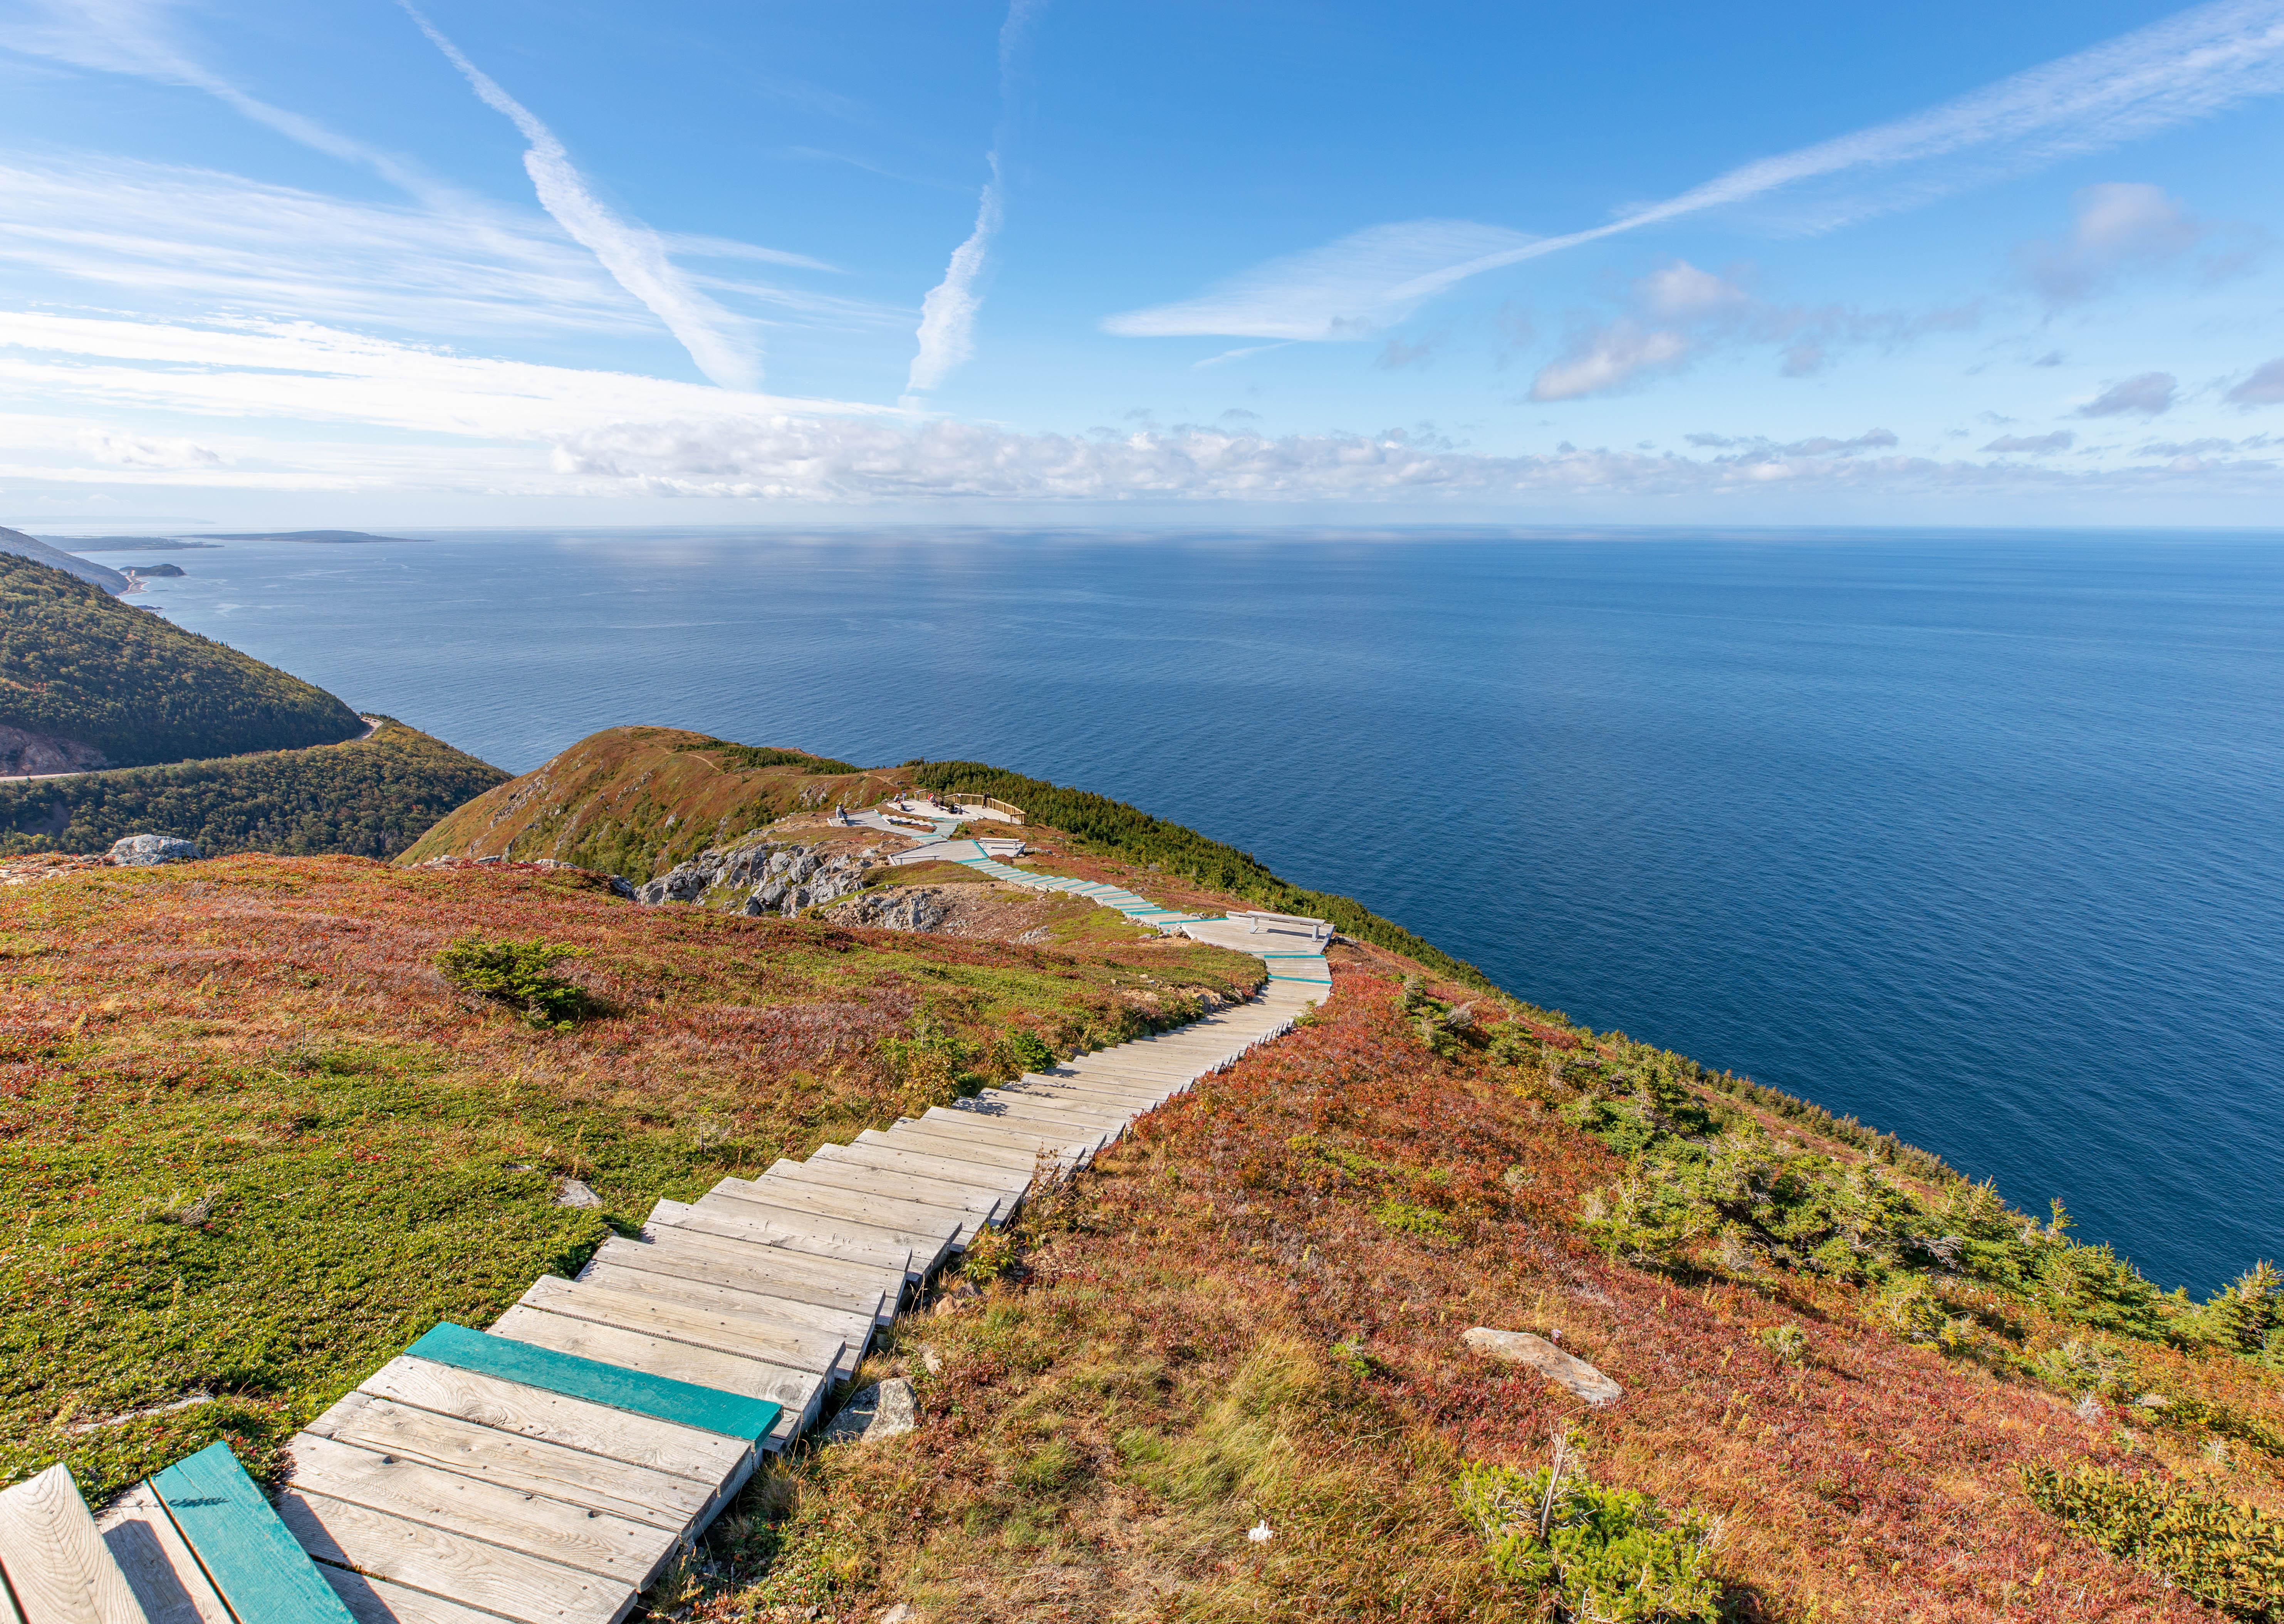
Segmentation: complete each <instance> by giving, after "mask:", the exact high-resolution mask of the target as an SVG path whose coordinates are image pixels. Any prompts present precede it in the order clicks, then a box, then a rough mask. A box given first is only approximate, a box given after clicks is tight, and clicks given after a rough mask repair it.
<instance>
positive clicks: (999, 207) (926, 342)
mask: <svg viewBox="0 0 2284 1624" xmlns="http://www.w3.org/2000/svg"><path fill="white" fill-rule="evenodd" d="M1045 4H1046V0H1010V4H1009V5H1008V7H1007V17H1006V20H1005V21H1004V22H1002V23H1001V24H1000V25H999V129H998V131H997V134H996V135H995V136H994V137H993V139H992V143H991V151H990V152H989V153H988V154H986V157H985V161H986V162H988V163H989V165H990V166H991V178H990V179H989V181H987V182H985V183H984V185H983V195H982V199H980V200H979V202H978V203H977V206H976V210H975V229H974V230H972V231H970V232H969V233H968V234H967V240H966V242H963V243H961V244H960V245H959V246H958V247H957V248H954V249H953V250H952V251H951V262H950V264H948V265H946V266H945V267H944V271H943V281H941V282H939V283H937V284H936V285H935V286H934V287H932V288H930V289H929V290H928V292H927V297H926V298H924V299H922V300H921V301H920V324H919V333H918V335H917V337H918V339H919V348H918V349H917V351H916V352H915V353H914V355H913V356H912V368H911V373H910V374H909V375H908V376H907V377H906V379H905V380H904V400H903V403H904V404H905V405H907V406H916V405H918V404H919V403H920V402H919V397H920V396H922V395H924V394H927V393H928V392H929V391H930V390H932V389H934V388H935V387H936V386H938V385H939V384H941V383H943V380H944V379H947V378H949V377H950V375H951V373H952V371H953V370H954V369H955V368H957V367H958V365H959V364H960V363H962V362H963V361H966V359H967V358H968V357H969V356H970V355H974V353H975V313H976V311H977V310H979V309H981V308H982V305H983V298H982V294H980V293H977V292H976V291H975V283H976V279H977V278H978V277H981V276H982V274H983V268H984V265H985V263H986V262H987V261H988V260H989V257H990V252H991V239H992V238H994V237H997V235H998V234H999V223H1000V221H1001V220H1002V219H1003V218H1004V217H1005V207H1004V205H1003V203H1002V201H1001V198H1000V191H999V155H1000V153H1002V152H1005V150H1006V149H1007V146H1008V144H1009V143H1010V141H1011V140H1012V138H1013V133H1014V132H1013V113H1012V112H1011V111H1010V109H1011V108H1012V106H1013V99H1014V98H1013V84H1012V79H1013V71H1014V63H1015V53H1016V51H1017V49H1018V48H1019V47H1020V46H1021V43H1022V40H1023V31H1024V30H1025V29H1026V28H1028V27H1029V26H1030V22H1031V19H1032V18H1034V17H1035V16H1036V15H1037V14H1038V13H1039V12H1040V11H1041V10H1042V9H1043V8H1044V6H1045Z"/></svg>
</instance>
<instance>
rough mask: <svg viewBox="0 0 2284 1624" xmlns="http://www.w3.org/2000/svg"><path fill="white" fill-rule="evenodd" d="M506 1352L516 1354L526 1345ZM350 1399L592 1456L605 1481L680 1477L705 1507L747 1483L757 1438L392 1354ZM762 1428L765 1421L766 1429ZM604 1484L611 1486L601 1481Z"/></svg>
mask: <svg viewBox="0 0 2284 1624" xmlns="http://www.w3.org/2000/svg"><path fill="white" fill-rule="evenodd" d="M415 1346H416V1347H417V1346H418V1344H415ZM513 1347H514V1349H515V1351H516V1352H517V1353H518V1354H519V1355H520V1353H521V1352H522V1348H523V1345H522V1344H520V1343H517V1344H514V1345H513ZM519 1366H520V1360H519ZM357 1392H358V1394H361V1395H362V1396H364V1398H365V1399H367V1400H368V1401H371V1402H372V1403H373V1404H376V1405H402V1406H403V1407H404V1408H405V1409H412V1410H419V1411H425V1412H426V1413H428V1414H430V1415H434V1416H436V1417H442V1418H445V1419H450V1420H455V1421H459V1422H462V1423H465V1424H467V1425H475V1426H481V1427H484V1428H486V1429H488V1430H489V1431H492V1432H496V1433H505V1434H507V1435H509V1436H512V1437H515V1438H520V1439H523V1440H525V1441H528V1442H531V1443H533V1444H544V1445H551V1446H554V1447H555V1448H560V1449H562V1450H565V1451H567V1452H568V1454H569V1455H570V1456H598V1457H599V1458H600V1460H601V1462H603V1463H604V1464H601V1465H598V1466H597V1467H596V1470H597V1471H598V1472H606V1474H607V1472H608V1470H609V1466H608V1464H609V1463H612V1462H616V1463H618V1464H622V1465H626V1466H631V1467H635V1468H637V1469H639V1470H641V1471H645V1472H657V1473H660V1474H661V1475H663V1476H667V1477H674V1478H680V1479H683V1480H686V1481H687V1482H689V1483H690V1484H691V1485H692V1487H693V1488H694V1489H698V1490H702V1491H704V1493H705V1495H706V1499H705V1501H704V1503H705V1505H706V1506H707V1507H708V1508H709V1509H710V1508H712V1507H713V1506H715V1505H716V1504H718V1503H720V1501H721V1499H722V1496H723V1493H724V1487H725V1486H727V1487H731V1489H732V1490H734V1488H735V1487H736V1486H738V1485H741V1484H743V1483H744V1481H745V1480H746V1473H747V1471H748V1470H749V1469H750V1468H751V1466H752V1464H753V1459H754V1440H753V1439H751V1438H746V1437H741V1436H739V1433H731V1432H722V1431H718V1430H716V1429H714V1428H711V1427H700V1426H692V1425H689V1424H688V1423H687V1422H686V1421H682V1420H669V1419H668V1418H666V1417H661V1416H658V1415H654V1414H651V1413H648V1412H647V1411H645V1410H637V1409H628V1408H626V1407H624V1406H623V1405H611V1404H606V1403H601V1402H598V1401H594V1400H591V1399H584V1398H579V1397H575V1396H574V1395H573V1394H568V1393H563V1392H559V1391H556V1390H555V1389H553V1388H551V1387H545V1386H533V1385H531V1384H528V1383H526V1382H520V1381H516V1380H512V1379H511V1378H506V1377H502V1376H495V1375H491V1374H489V1373H487V1372H485V1371H482V1370H469V1369H466V1368H464V1367H463V1366H460V1365H454V1364H439V1363H437V1362H435V1361H434V1360H433V1359H422V1358H417V1357H413V1356H411V1355H399V1356H398V1357H396V1358H395V1359H392V1360H390V1361H389V1362H387V1364H385V1365H383V1366H381V1367H380V1369H379V1370H375V1371H374V1372H373V1373H372V1375H370V1376H368V1377H366V1378H364V1381H362V1382H360V1383H358V1384H357ZM746 1402H747V1401H744V1400H740V1401H739V1404H741V1405H743V1404H745V1403H746ZM327 1413H328V1414H331V1413H332V1412H331V1411H328V1412H327ZM368 1413H369V1414H370V1412H368ZM767 1425H768V1423H766V1422H765V1423H763V1430H766V1429H767ZM532 1458H533V1462H534V1464H533V1468H532V1469H533V1470H535V1471H536V1470H540V1469H541V1467H540V1465H539V1464H538V1463H540V1462H543V1461H559V1462H562V1464H577V1463H576V1462H575V1461H572V1460H567V1459H566V1458H565V1457H562V1456H554V1455H552V1454H551V1453H550V1452H548V1451H544V1450H543V1451H542V1452H541V1454H540V1455H538V1456H534V1457H532ZM499 1470H501V1471H503V1472H505V1470H506V1468H505V1467H502V1468H499ZM606 1480H609V1479H608V1477H607V1476H606ZM684 1498H686V1492H685V1491H681V1490H676V1491H674V1492H672V1493H671V1494H669V1495H667V1496H666V1498H664V1499H663V1500H661V1505H666V1506H671V1505H674V1504H677V1503H679V1502H680V1501H681V1500H683V1499H684ZM693 1520H700V1521H702V1520H703V1517H702V1515H701V1516H697V1517H694V1518H693Z"/></svg>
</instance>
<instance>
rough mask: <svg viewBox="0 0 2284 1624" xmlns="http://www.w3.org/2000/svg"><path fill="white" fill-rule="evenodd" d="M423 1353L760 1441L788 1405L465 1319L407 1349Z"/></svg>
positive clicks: (414, 1354) (506, 1378)
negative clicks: (474, 1325) (472, 1326)
mask: <svg viewBox="0 0 2284 1624" xmlns="http://www.w3.org/2000/svg"><path fill="white" fill-rule="evenodd" d="M404 1351H405V1352H406V1353H408V1354H410V1355H412V1357H414V1358H416V1359H428V1360H433V1361H434V1362H436V1363H438V1364H449V1365H451V1366H453V1367H454V1368H455V1369H458V1370H473V1371H475V1372H476V1373H477V1374H478V1375H481V1376H497V1377H498V1378H500V1379H501V1380H503V1381H515V1382H521V1383H522V1384H523V1385H524V1386H527V1387H544V1388H545V1389H546V1390H547V1391H548V1392H550V1393H560V1394H564V1395H565V1396H566V1397H568V1398H575V1399H585V1400H587V1401H589V1402H591V1403H596V1404H607V1405H609V1406H610V1407H611V1408H612V1409H630V1410H632V1411H633V1412H634V1413H635V1414H637V1415H638V1416H655V1417H658V1418H659V1419H660V1420H661V1421H673V1422H677V1423H679V1424H680V1425H684V1426H694V1427H697V1428H699V1429H700V1431H702V1432H708V1433H723V1434H724V1435H725V1436H728V1437H731V1438H740V1439H743V1440H744V1441H746V1442H747V1443H756V1442H758V1441H761V1440H762V1439H763V1438H766V1437H768V1436H769V1433H770V1428H771V1427H773V1426H775V1425H777V1424H778V1415H779V1414H780V1413H782V1409H783V1407H782V1406H780V1405H777V1404H772V1403H771V1402H770V1401H768V1400H767V1399H755V1398H747V1396H746V1395H745V1394H742V1393H724V1392H722V1391H721V1390H719V1389H718V1388H715V1387H701V1386H698V1384H697V1383H695V1382H686V1381H677V1380H675V1379H674V1378H672V1377H670V1376H652V1375H648V1374H646V1373H645V1372H644V1371H641V1370H623V1369H622V1368H621V1367H619V1366H618V1365H615V1364H605V1363H604V1362H602V1361H601V1360H599V1359H582V1358H581V1357H579V1355H576V1354H559V1353H557V1352H556V1351H555V1350H554V1349H553V1348H551V1347H534V1346H533V1345H532V1344H530V1343H528V1342H518V1341H516V1340H515V1339H512V1338H511V1337H496V1336H491V1335H489V1334H488V1333H486V1332H484V1331H471V1330H469V1329H468V1328H467V1327H466V1326H465V1325H455V1324H452V1323H450V1322H447V1323H443V1324H441V1325H439V1326H437V1327H436V1328H435V1329H434V1331H430V1332H429V1333H428V1334H427V1335H426V1336H424V1337H422V1338H421V1339H419V1340H418V1341H417V1342H415V1343H413V1345H412V1346H411V1347H408V1348H406V1349H405V1350H404Z"/></svg>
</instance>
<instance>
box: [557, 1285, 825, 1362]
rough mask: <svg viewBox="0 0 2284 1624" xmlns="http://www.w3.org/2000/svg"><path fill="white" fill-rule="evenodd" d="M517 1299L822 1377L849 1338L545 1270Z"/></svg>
mask: <svg viewBox="0 0 2284 1624" xmlns="http://www.w3.org/2000/svg"><path fill="white" fill-rule="evenodd" d="M518 1300H519V1301H520V1302H521V1303H522V1304H523V1305H524V1306H525V1307H526V1308H539V1309H543V1310H544V1311H545V1312H547V1313H549V1314H561V1315H567V1316H569V1317H571V1318H573V1319H583V1320H593V1321H594V1322H595V1323H598V1324H601V1325H621V1326H623V1327H625V1328H626V1329H627V1330H629V1331H645V1332H648V1333H649V1334H651V1335H653V1336H661V1337H671V1338H672V1339H674V1340H676V1341H677V1342H688V1343H692V1344H693V1345H694V1346H696V1347H718V1348H720V1349H721V1350H722V1351H723V1352H724V1353H725V1354H738V1355H743V1356H744V1357H746V1358H748V1359H760V1360H764V1361H766V1362H769V1363H771V1364H775V1365H780V1366H782V1367H784V1368H785V1369H786V1370H801V1371H804V1372H807V1373H809V1374H811V1375H815V1376H823V1375H825V1373H826V1372H828V1371H830V1370H832V1369H833V1367H834V1366H835V1365H837V1364H839V1363H840V1362H841V1355H842V1354H843V1353H844V1352H846V1351H847V1349H848V1346H849V1345H848V1343H847V1342H846V1341H845V1340H843V1339H841V1338H840V1337H835V1336H828V1335H826V1334H825V1332H823V1331H810V1330H807V1329H804V1328H802V1327H799V1326H794V1325H788V1324H786V1323H785V1322H784V1321H782V1320H771V1319H765V1318H763V1317H762V1316H759V1315H755V1314H747V1313H740V1312H738V1311H736V1310H733V1309H728V1308H710V1309H709V1308H698V1307H696V1306H694V1305H692V1304H689V1303H684V1302H678V1301H676V1300H673V1299H671V1298H667V1297H662V1296H661V1295H659V1294H658V1293H656V1292H642V1291H625V1290H622V1289H621V1288H619V1287H617V1286H612V1285H605V1284H601V1283H599V1282H596V1283H592V1284H588V1283H583V1282H580V1281H575V1280H566V1279H564V1278H562V1277H560V1276H557V1275H542V1276H541V1277H539V1278H538V1279H536V1280H535V1281H533V1282H532V1283H531V1284H530V1286H529V1287H528V1288H527V1289H526V1290H525V1292H524V1293H523V1295H522V1296H521V1297H520V1298H519V1299H518Z"/></svg>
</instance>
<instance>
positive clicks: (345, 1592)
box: [317, 1562, 499, 1624]
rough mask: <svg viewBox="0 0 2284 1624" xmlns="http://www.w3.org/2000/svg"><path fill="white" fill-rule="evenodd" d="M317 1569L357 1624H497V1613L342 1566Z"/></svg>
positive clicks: (319, 1565) (319, 1567) (327, 1565)
mask: <svg viewBox="0 0 2284 1624" xmlns="http://www.w3.org/2000/svg"><path fill="white" fill-rule="evenodd" d="M317 1571H318V1572H319V1573H323V1574H324V1575H325V1582H326V1583H327V1584H329V1585H331V1586H332V1587H333V1594H334V1595H336V1596H338V1597H340V1598H341V1601H342V1603H343V1604H345V1605H346V1606H347V1607H348V1610H349V1613H350V1616H351V1617H353V1618H355V1619H356V1621H357V1624H499V1614H497V1613H496V1612H477V1611H476V1610H475V1609H474V1608H473V1607H463V1606H461V1605H460V1604H459V1603H458V1602H448V1601H446V1600H445V1599H444V1598H443V1597H441V1596H430V1595H427V1594H426V1593H425V1592H423V1591H419V1590H408V1589H405V1588H404V1587H403V1585H401V1584H391V1583H389V1582H388V1581H387V1580H386V1579H369V1578H367V1577H366V1576H365V1575H364V1574H363V1573H350V1572H349V1571H348V1569H347V1568H345V1567H333V1566H332V1565H329V1564H326V1563H324V1562H320V1563H318V1564H317Z"/></svg>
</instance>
